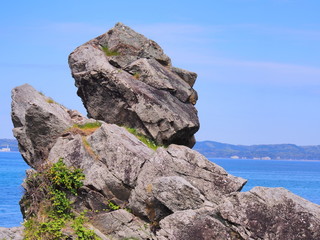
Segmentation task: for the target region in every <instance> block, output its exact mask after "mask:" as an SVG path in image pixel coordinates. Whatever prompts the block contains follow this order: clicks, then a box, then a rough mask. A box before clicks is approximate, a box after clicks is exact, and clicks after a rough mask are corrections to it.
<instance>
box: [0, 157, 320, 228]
mask: <svg viewBox="0 0 320 240" xmlns="http://www.w3.org/2000/svg"><path fill="white" fill-rule="evenodd" d="M210 160H211V161H212V162H214V163H217V164H218V165H220V166H222V167H223V168H224V169H226V170H227V171H228V172H229V173H230V174H232V175H235V176H239V177H243V178H246V179H248V183H247V184H246V186H245V187H244V188H243V191H248V190H250V189H251V188H252V187H255V186H266V187H285V188H287V189H289V190H290V191H291V192H293V193H295V194H297V195H300V196H302V197H304V198H306V199H308V200H309V201H311V202H314V203H317V204H320V161H289V160H249V159H210ZM28 168H29V167H28V165H27V164H26V163H25V162H24V161H23V159H22V157H21V155H20V153H17V152H9V153H5V152H0V227H14V226H18V225H20V223H21V222H22V215H21V213H20V207H19V200H20V199H21V197H22V194H23V189H22V187H21V183H22V181H23V178H24V177H25V170H26V169H28Z"/></svg>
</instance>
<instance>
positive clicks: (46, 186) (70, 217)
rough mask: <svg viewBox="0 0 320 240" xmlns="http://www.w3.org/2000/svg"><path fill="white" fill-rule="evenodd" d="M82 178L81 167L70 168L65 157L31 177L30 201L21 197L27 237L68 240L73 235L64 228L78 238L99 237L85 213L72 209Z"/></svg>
mask: <svg viewBox="0 0 320 240" xmlns="http://www.w3.org/2000/svg"><path fill="white" fill-rule="evenodd" d="M83 180H84V174H83V173H82V170H81V169H76V168H69V167H67V166H66V165H65V164H64V163H63V160H62V159H59V161H58V162H57V163H55V164H53V165H52V166H50V167H49V166H48V167H46V168H45V169H44V170H43V171H41V172H39V173H36V174H34V176H32V177H31V178H30V179H28V181H27V185H28V188H29V189H30V188H31V189H30V191H29V194H30V195H29V198H28V199H30V200H29V201H31V202H29V203H28V202H26V201H28V200H26V199H23V200H22V201H24V202H23V205H25V206H27V215H26V218H27V220H26V221H25V222H24V226H25V232H24V234H25V236H24V239H25V240H40V239H48V240H51V239H52V240H53V239H54V240H55V239H69V238H70V236H68V235H66V234H65V233H64V232H66V231H63V230H66V229H67V230H68V233H69V232H72V235H73V236H76V237H77V239H84V240H89V239H99V238H98V237H97V236H96V235H95V234H94V232H93V231H92V230H89V229H87V228H86V227H85V223H86V221H87V220H86V218H85V216H84V213H82V214H80V215H79V216H76V214H75V213H73V212H72V202H71V201H70V199H69V198H70V196H75V195H77V190H78V189H79V188H80V187H81V186H82V185H83V183H82V181H83ZM70 234H71V233H70Z"/></svg>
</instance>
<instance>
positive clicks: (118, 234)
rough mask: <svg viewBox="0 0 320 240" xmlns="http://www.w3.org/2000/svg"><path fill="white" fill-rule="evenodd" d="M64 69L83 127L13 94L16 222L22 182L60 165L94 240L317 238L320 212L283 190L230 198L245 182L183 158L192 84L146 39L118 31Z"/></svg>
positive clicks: (43, 102)
mask: <svg viewBox="0 0 320 240" xmlns="http://www.w3.org/2000/svg"><path fill="white" fill-rule="evenodd" d="M69 65H70V67H71V71H72V76H73V77H74V79H75V82H76V86H77V87H78V95H79V96H80V97H81V98H82V101H83V103H84V105H85V107H86V109H87V111H88V117H89V118H87V117H85V116H82V115H81V114H80V113H79V112H77V111H73V110H69V109H67V108H65V107H63V106H62V105H60V104H59V103H56V102H55V101H53V100H52V99H50V98H48V97H46V96H44V95H43V94H41V93H39V92H38V91H36V90H35V89H34V88H33V87H31V86H30V85H27V84H26V85H23V86H19V87H17V88H15V89H14V90H13V92H12V120H13V123H14V127H15V128H14V135H15V137H16V138H17V139H18V142H19V148H20V152H21V154H22V156H23V158H24V159H25V161H26V162H27V163H28V164H29V166H30V167H32V168H33V170H29V171H28V174H27V176H28V177H27V179H26V180H25V183H24V187H25V189H26V193H25V196H24V199H23V200H22V201H21V208H22V210H23V214H24V216H25V217H26V218H28V216H29V215H28V211H31V210H30V206H29V205H28V204H26V203H28V200H30V199H28V197H29V198H30V196H31V195H30V194H28V193H29V192H30V191H31V190H30V185H28V183H29V182H30V181H31V178H32V176H34V173H37V172H40V171H41V170H42V169H43V168H44V166H46V165H50V164H53V163H56V162H57V161H58V160H59V159H63V161H64V163H65V164H66V165H67V166H69V167H75V168H80V169H82V170H83V173H84V175H85V179H84V184H83V186H81V187H80V188H79V189H78V192H77V195H76V196H74V197H73V201H72V202H73V204H72V208H73V211H74V212H76V213H81V212H83V211H84V210H85V211H86V212H87V215H88V216H89V222H88V223H87V225H88V226H89V227H90V228H91V229H92V230H93V231H94V232H95V233H96V235H97V236H99V238H100V239H110V240H111V239H141V240H142V239H143V240H151V239H152V240H165V239H170V240H209V239H219V240H220V239H230V240H231V239H248V240H249V239H257V240H258V239H259V240H260V239H266V240H275V239H279V240H283V239H297V240H298V239H299V240H301V239H305V240H312V239H320V206H318V205H316V204H313V203H311V202H308V201H307V200H304V199H302V198H300V197H298V196H296V195H294V194H292V193H290V192H289V191H287V190H285V189H282V188H264V187H255V188H253V189H252V190H250V191H249V192H240V191H241V189H242V187H243V186H244V184H245V183H246V180H245V179H242V178H239V177H235V176H232V175H230V174H228V173H227V172H226V171H225V170H224V169H223V168H221V167H220V166H218V165H216V164H214V163H212V162H210V161H209V160H207V159H206V158H205V157H204V156H203V155H201V154H200V153H198V152H196V151H194V150H192V149H190V148H189V147H191V146H193V144H194V141H195V140H194V134H195V132H196V131H197V130H198V128H199V121H198V117H197V111H196V109H195V107H194V104H195V103H196V99H197V94H196V92H195V90H194V89H193V88H192V85H193V83H194V81H195V78H196V74H195V73H192V72H189V71H186V70H182V69H178V68H175V67H172V66H171V61H170V58H169V57H168V56H166V55H165V54H164V53H163V51H162V49H161V48H160V47H159V45H158V44H156V43H155V42H154V41H152V40H149V39H147V38H145V37H144V36H142V35H141V34H138V33H136V32H134V31H133V30H132V29H130V28H129V27H127V26H124V25H123V24H121V23H118V24H116V26H115V27H114V28H113V29H111V30H109V31H108V32H107V33H106V34H103V35H101V36H99V37H97V38H95V39H93V40H91V41H89V42H87V43H85V44H84V45H82V46H80V47H78V48H77V49H76V50H75V51H74V52H72V53H71V54H70V57H69ZM90 124H91V125H94V126H96V127H95V128H93V129H91V130H90V131H89V130H88V129H87V130H83V129H82V128H81V126H86V125H88V126H90ZM132 128H134V129H136V132H137V133H136V134H132V133H131V132H132V131H128V130H130V129H132ZM137 136H138V137H140V136H143V137H145V139H148V141H154V142H155V143H156V144H157V149H156V150H155V149H152V148H150V147H149V146H148V145H147V144H145V141H143V140H141V138H137ZM139 139H140V140H139ZM28 180H30V181H28ZM110 202H111V203H112V204H113V206H117V207H116V208H113V209H110ZM106 209H108V211H105V210H106ZM32 211H35V210H34V209H32ZM36 211H37V210H36ZM38 211H41V209H38ZM63 234H65V235H66V236H67V235H68V231H67V230H66V229H64V232H63ZM0 236H1V235H0ZM69 237H70V238H69V239H72V238H73V236H69Z"/></svg>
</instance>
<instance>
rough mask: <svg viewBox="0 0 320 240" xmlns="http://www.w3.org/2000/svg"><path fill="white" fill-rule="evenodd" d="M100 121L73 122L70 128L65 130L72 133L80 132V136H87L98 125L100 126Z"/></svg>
mask: <svg viewBox="0 0 320 240" xmlns="http://www.w3.org/2000/svg"><path fill="white" fill-rule="evenodd" d="M101 125H102V123H101V122H98V121H96V122H90V123H85V124H74V125H73V126H72V127H71V128H69V129H67V130H66V131H68V132H72V133H74V134H80V135H82V136H88V135H91V134H92V133H94V132H95V131H96V130H97V129H98V128H99V127H101Z"/></svg>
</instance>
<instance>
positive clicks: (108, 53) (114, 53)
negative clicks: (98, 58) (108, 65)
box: [101, 46, 120, 57]
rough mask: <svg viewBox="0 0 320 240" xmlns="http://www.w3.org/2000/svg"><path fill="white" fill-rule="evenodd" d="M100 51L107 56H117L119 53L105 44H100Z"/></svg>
mask: <svg viewBox="0 0 320 240" xmlns="http://www.w3.org/2000/svg"><path fill="white" fill-rule="evenodd" d="M101 48H102V51H103V52H104V53H105V54H106V55H107V56H108V57H112V56H119V55H120V53H118V52H117V51H111V50H110V49H109V48H108V47H107V46H101Z"/></svg>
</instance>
